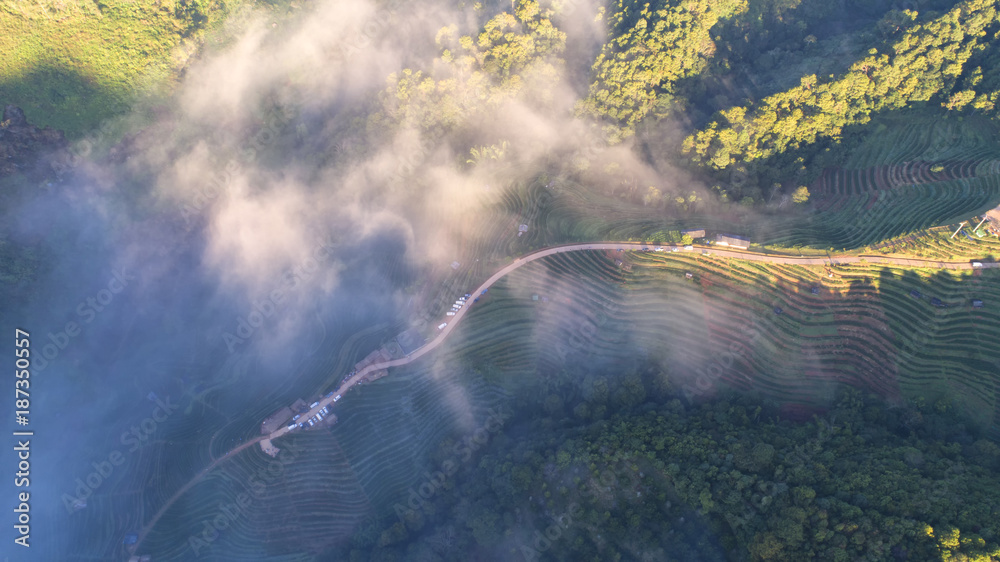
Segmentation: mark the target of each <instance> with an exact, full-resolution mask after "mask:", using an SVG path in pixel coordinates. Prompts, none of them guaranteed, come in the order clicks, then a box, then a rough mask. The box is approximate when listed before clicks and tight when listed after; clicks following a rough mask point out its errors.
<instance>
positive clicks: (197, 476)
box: [135, 435, 267, 552]
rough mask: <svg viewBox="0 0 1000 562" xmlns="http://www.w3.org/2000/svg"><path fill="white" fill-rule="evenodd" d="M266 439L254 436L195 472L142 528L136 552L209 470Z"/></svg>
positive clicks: (263, 436) (265, 437) (261, 436)
mask: <svg viewBox="0 0 1000 562" xmlns="http://www.w3.org/2000/svg"><path fill="white" fill-rule="evenodd" d="M264 439H267V436H266V435H260V436H257V437H254V438H253V439H251V440H250V441H247V442H246V443H244V444H242V445H239V446H237V447H235V448H233V449H230V450H229V452H227V453H226V454H224V455H222V456H221V457H219V458H217V459H215V460H214V461H212V462H211V463H210V464H209V465H208V466H206V467H205V468H203V469H201V472H199V473H198V474H195V475H194V477H193V478H191V480H189V481H188V483H187V484H185V485H184V486H183V487H181V489H180V490H177V492H175V493H174V495H172V496H170V499H168V500H167V503H165V504H163V507H161V508H160V510H159V511H157V512H156V515H154V516H153V518H152V519H150V520H149V523H146V526H145V527H143V528H142V531H141V532H140V533H139V539H138V540H137V541H136V542H135V551H136V552H138V551H139V545H140V544H142V541H143V539H145V538H146V535H148V534H149V532H150V531H151V530H153V526H154V525H156V522H157V521H159V520H160V517H163V514H164V513H166V511H167V509H169V508H170V506H171V505H173V504H174V502H175V501H177V499H178V498H180V497H181V496H182V495H184V492H187V491H188V490H190V489H191V488H192V487H194V485H195V484H197V483H198V482H200V481H201V479H202V478H204V476H205V475H206V474H208V473H209V472H212V470H213V469H214V468H215V467H217V466H219V465H220V464H222V463H224V462H226V461H228V460H229V459H232V458H234V457H236V453H239V452H240V451H242V450H243V449H246V448H247V447H250V446H251V445H256V444H257V443H259V442H261V441H263V440H264Z"/></svg>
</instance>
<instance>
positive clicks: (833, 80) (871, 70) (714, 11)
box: [581, 0, 1000, 201]
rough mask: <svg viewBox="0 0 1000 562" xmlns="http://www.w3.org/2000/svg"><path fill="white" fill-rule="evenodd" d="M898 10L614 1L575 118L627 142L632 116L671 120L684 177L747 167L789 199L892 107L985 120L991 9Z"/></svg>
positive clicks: (924, 5) (990, 95)
mask: <svg viewBox="0 0 1000 562" xmlns="http://www.w3.org/2000/svg"><path fill="white" fill-rule="evenodd" d="M908 7H909V8H911V9H906V10H900V9H892V8H893V6H892V5H891V4H890V3H887V2H867V1H866V2H861V1H848V2H822V1H813V0H758V1H749V2H746V1H744V2H736V1H733V2H703V1H697V0H675V1H659V2H654V3H652V4H649V3H643V2H637V1H636V2H629V1H622V2H616V3H613V4H612V6H611V7H610V8H609V10H610V15H609V24H610V28H611V35H610V37H609V40H608V42H607V44H606V45H605V46H604V50H603V52H602V53H601V55H600V56H599V57H598V59H597V62H596V63H595V65H594V69H593V71H594V83H593V84H592V86H591V90H590V96H589V97H588V98H587V100H585V101H584V102H583V103H582V105H581V109H582V110H584V112H585V113H588V114H592V115H596V116H599V117H602V118H605V119H606V120H607V122H608V123H609V124H610V125H613V126H612V127H611V129H613V130H614V131H615V132H613V133H612V137H613V138H619V137H622V136H628V135H630V134H632V132H634V131H635V130H636V129H637V127H638V125H639V123H640V120H642V118H643V117H645V116H650V117H651V118H652V119H656V118H659V117H665V116H668V115H672V116H674V117H677V118H680V119H683V120H685V121H686V122H688V123H690V124H691V125H692V126H693V128H694V131H692V134H691V135H690V136H688V138H687V139H686V140H685V141H684V142H683V145H682V146H680V147H677V148H678V151H679V152H681V153H683V154H684V155H685V156H686V157H688V158H690V164H691V165H693V166H694V169H696V170H700V171H701V172H703V173H706V174H707V175H708V176H710V177H716V178H717V180H716V181H719V180H722V181H725V179H728V177H729V176H730V173H731V171H732V170H733V169H737V168H739V167H741V166H744V165H745V164H747V163H752V162H756V163H757V164H758V165H757V166H756V167H755V168H754V171H753V173H752V180H753V183H754V184H759V186H760V188H761V189H763V190H764V192H765V193H766V191H767V189H768V188H769V186H771V185H772V184H774V183H778V184H780V185H783V186H784V187H785V189H786V190H787V192H789V193H790V192H791V191H792V190H793V189H795V188H796V187H797V186H798V185H800V184H801V183H804V182H809V181H812V179H814V178H816V177H817V176H818V175H819V174H820V173H821V172H822V170H823V168H824V167H828V166H839V165H842V162H843V160H844V158H845V155H846V154H847V153H848V152H849V149H850V147H854V146H856V145H857V144H858V143H860V142H863V141H864V139H865V137H866V136H867V135H868V134H869V133H870V132H872V128H871V127H866V125H868V124H869V123H871V122H872V121H873V120H874V121H876V122H878V120H879V119H880V118H882V117H886V116H889V115H891V114H892V113H893V112H899V111H908V113H906V114H905V115H906V117H907V118H908V120H914V119H923V118H933V119H941V118H943V117H945V116H946V114H949V113H950V114H952V115H954V114H963V115H970V114H984V115H988V116H991V117H993V116H995V115H996V113H995V105H996V101H997V97H998V92H1000V79H998V77H997V70H996V69H997V68H998V65H997V64H996V62H997V60H996V59H997V54H996V53H997V51H996V45H995V43H996V41H997V37H998V36H997V34H998V33H1000V26H998V25H997V17H996V16H997V3H996V2H994V1H991V0H969V1H963V2H951V1H947V0H944V1H933V0H931V1H923V2H914V3H910V5H909V6H908ZM646 121H649V119H646ZM720 170H722V171H724V172H723V173H718V171H720ZM731 196H738V198H740V199H742V198H744V197H747V196H750V197H753V194H752V193H747V194H744V193H734V194H731ZM760 198H761V197H760V195H759V194H758V195H757V196H756V197H755V198H754V199H755V200H756V201H759V200H760Z"/></svg>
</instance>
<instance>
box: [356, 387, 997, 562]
mask: <svg viewBox="0 0 1000 562" xmlns="http://www.w3.org/2000/svg"><path fill="white" fill-rule="evenodd" d="M665 376H666V375H665V374H663V373H659V372H657V371H655V370H653V371H648V372H645V373H643V372H632V373H624V374H620V373H615V374H609V376H606V377H588V379H587V380H586V381H585V383H584V384H583V386H582V390H583V395H582V396H580V397H579V398H577V399H572V400H568V401H565V402H564V400H563V399H562V398H561V396H567V395H574V394H575V395H577V396H579V393H578V391H577V389H573V393H572V394H565V393H564V392H558V389H552V393H551V394H549V395H547V396H546V395H544V394H537V393H534V394H528V393H525V394H524V395H523V396H519V398H518V401H519V403H521V404H527V407H526V410H527V411H526V412H524V413H523V414H521V415H519V416H515V418H514V419H515V420H522V421H519V422H509V427H505V428H504V429H503V433H504V438H503V439H498V440H496V441H495V442H493V443H491V444H490V448H489V450H488V451H487V452H486V453H483V454H482V456H481V457H478V458H477V460H475V461H474V462H469V463H466V464H465V465H463V466H462V467H461V469H460V470H459V471H458V472H456V473H455V474H454V475H453V476H451V477H450V478H448V479H443V480H444V483H443V486H442V487H441V489H440V491H438V492H437V494H436V495H435V496H434V497H432V498H430V499H428V500H426V501H423V502H421V503H419V504H418V507H417V509H410V508H409V507H407V506H406V505H402V506H398V507H397V509H398V511H399V519H398V520H390V521H387V523H386V525H387V528H386V529H385V530H384V531H383V532H382V533H381V534H380V535H379V536H378V537H377V539H375V540H374V541H373V542H374V544H371V543H368V544H360V545H357V547H356V548H355V549H354V550H353V551H352V552H351V553H350V558H349V559H351V560H369V559H371V560H380V561H381V560H468V559H469V558H470V555H474V553H479V555H480V556H481V557H482V558H481V559H489V560H500V559H502V560H566V561H584V560H587V561H590V560H592V561H595V562H596V561H607V560H643V559H656V560H789V561H795V560H843V561H848V560H977V561H986V560H998V559H1000V546H998V545H997V541H998V537H1000V524H998V521H1000V477H998V470H1000V448H997V446H996V445H995V444H994V443H993V442H991V441H987V440H984V439H981V438H977V437H976V436H975V435H973V434H970V433H969V432H968V431H967V430H966V429H965V427H964V426H962V425H961V423H960V421H959V420H958V419H957V418H955V417H953V416H952V412H951V410H950V409H949V405H948V404H947V403H945V402H939V403H937V404H934V405H933V406H930V405H924V404H923V403H917V404H911V405H908V406H906V407H899V408H893V409H886V408H885V406H884V404H883V403H882V402H881V401H878V400H865V399H863V398H862V396H861V395H860V394H859V393H857V392H856V391H846V392H843V393H842V394H841V397H840V399H839V401H838V402H837V403H836V405H835V406H834V407H833V408H832V409H830V410H829V411H827V412H825V413H822V414H820V415H818V416H816V417H813V418H812V419H811V420H810V421H807V422H792V421H788V420H783V419H781V418H780V417H778V416H777V415H776V413H775V412H773V411H771V410H770V409H769V408H767V407H766V406H765V407H762V406H761V405H759V403H758V402H756V401H755V400H753V399H750V398H747V397H745V396H744V397H741V398H729V399H717V400H714V401H710V402H705V403H701V404H696V405H689V406H684V405H683V404H682V402H681V401H680V400H677V399H670V396H669V388H668V387H669V382H668V381H665V380H663V379H664V378H665ZM562 390H563V391H569V389H562ZM597 412H601V413H597ZM612 412H613V414H612ZM594 418H597V419H598V420H599V421H587V420H591V419H594ZM581 424H582V425H581ZM448 444H449V445H450V443H448ZM447 452H450V449H449V448H448V447H444V446H443V447H442V451H441V453H440V454H439V457H440V458H435V460H436V461H439V462H440V461H443V460H444V459H446V458H447V455H446V453H447ZM438 468H439V463H432V465H431V466H429V467H428V469H430V471H431V472H433V471H434V470H436V469H438ZM543 534H547V536H546V538H540V537H542V535H543Z"/></svg>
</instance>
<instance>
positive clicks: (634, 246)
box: [135, 242, 1000, 552]
mask: <svg viewBox="0 0 1000 562" xmlns="http://www.w3.org/2000/svg"><path fill="white" fill-rule="evenodd" d="M657 247H660V248H663V251H664V252H670V249H671V248H674V247H676V248H677V253H678V254H681V255H685V254H686V255H703V254H702V251H704V250H707V251H709V252H710V257H724V258H736V259H741V260H748V261H762V262H768V263H776V264H786V265H812V266H823V265H839V264H849V263H860V262H867V263H872V264H885V265H897V266H903V267H917V268H929V269H959V270H960V269H973V266H972V262H971V261H962V262H946V261H939V260H922V259H916V258H894V257H888V256H880V255H878V256H876V255H840V256H828V257H825V258H823V257H804V256H800V257H794V256H785V255H777V254H764V253H760V252H751V251H747V250H736V249H732V248H720V247H719V246H702V245H698V246H694V249H693V250H684V249H683V247H681V246H673V245H669V244H668V245H663V246H657V245H654V244H647V243H643V242H593V243H583V244H564V245H561V246H552V247H549V248H543V249H541V250H538V251H536V252H532V253H530V254H527V255H525V256H522V257H520V258H516V259H515V260H514V261H513V262H511V263H510V264H508V265H507V266H505V267H503V268H502V269H500V270H499V271H497V272H496V273H494V274H493V275H492V276H490V278H489V279H487V280H486V281H484V282H483V284H482V285H480V286H479V287H478V288H477V289H476V290H475V291H474V292H472V293H471V295H472V297H470V299H469V302H468V303H467V304H466V305H465V306H463V307H462V308H461V309H460V310H459V311H457V312H456V313H455V316H452V317H450V320H449V321H448V325H447V326H445V327H444V329H442V330H441V332H440V333H439V334H438V335H437V336H436V337H435V338H434V339H432V340H431V341H429V342H427V344H425V345H424V346H422V347H420V348H419V349H417V350H415V351H414V352H413V353H411V354H409V355H407V356H406V357H403V358H400V359H393V360H391V361H385V362H382V363H375V364H371V365H368V366H367V367H365V368H364V369H362V370H360V371H358V372H357V373H355V374H354V375H352V376H351V377H349V378H347V379H346V380H344V382H343V384H341V385H340V388H338V389H337V390H336V391H335V392H334V393H333V394H332V395H331V396H330V397H329V398H323V399H322V400H320V402H319V403H318V404H317V405H316V406H315V407H313V408H311V409H310V410H309V412H307V413H305V414H302V417H301V419H309V418H311V417H312V416H314V415H316V413H318V412H319V411H320V410H322V409H323V408H324V407H326V406H329V405H330V404H332V403H333V401H334V398H335V397H336V396H337V395H340V396H341V397H343V396H344V395H345V394H346V393H347V391H348V390H350V389H351V387H353V386H354V385H356V384H358V383H359V382H360V381H361V380H362V379H363V378H364V377H365V376H366V375H368V374H369V373H372V372H375V371H380V370H382V369H389V368H391V367H400V366H402V365H406V364H409V363H412V362H413V361H416V360H417V359H420V358H421V357H423V356H424V355H426V354H428V353H430V352H431V351H434V350H435V349H437V347H438V346H440V345H441V344H443V343H444V341H445V340H446V339H448V336H449V335H451V333H452V331H454V330H455V328H456V327H457V326H458V323H459V322H460V321H461V320H462V319H463V318H465V315H466V314H467V313H468V312H469V309H470V308H471V307H472V300H473V299H475V298H476V297H479V296H480V295H482V293H483V292H484V291H485V290H487V289H489V288H490V287H492V286H493V284H494V283H496V282H497V281H499V280H500V279H502V278H503V277H504V276H506V275H507V274H508V273H510V272H512V271H514V270H515V269H517V268H519V267H522V266H524V265H526V264H528V263H531V262H533V261H535V260H539V259H542V258H545V257H548V256H551V255H555V254H563V253H567V252H579V251H583V250H619V249H622V250H626V249H627V250H641V249H643V248H649V249H650V251H652V250H653V249H654V248H657ZM982 267H983V268H996V267H1000V263H992V262H983V263H982ZM291 431H294V430H289V429H288V427H287V426H286V427H282V428H281V429H278V430H277V431H274V432H272V433H271V434H270V435H268V436H267V437H266V438H265V437H264V436H259V437H257V438H254V439H252V440H250V441H247V442H246V443H243V444H242V445H240V446H238V447H236V448H234V449H232V450H231V451H229V452H228V453H226V454H225V455H223V456H222V457H219V458H218V459H216V460H215V461H214V462H212V463H211V464H210V465H208V466H207V467H205V468H204V469H203V470H202V471H201V472H199V473H198V474H196V475H195V476H194V478H192V479H191V481H190V482H188V483H187V484H186V485H184V487H183V488H181V489H180V490H178V491H177V493H175V494H174V495H173V496H171V498H170V499H169V500H167V503H166V504H165V505H164V506H163V507H162V508H160V510H159V511H158V512H157V513H156V515H154V516H153V518H152V519H151V520H150V522H149V523H147V524H146V526H145V527H144V528H143V530H142V532H141V533H140V534H139V540H138V541H137V542H136V544H135V549H136V552H137V551H138V547H139V545H140V544H142V541H143V539H145V538H146V535H148V534H149V531H150V530H152V528H153V525H155V524H156V522H157V521H158V520H159V519H160V517H161V516H162V515H163V514H164V512H166V510H167V509H168V508H169V507H170V506H171V505H172V504H173V503H174V502H175V501H176V500H177V499H178V498H179V497H180V496H181V495H182V494H183V493H184V492H186V491H188V490H189V489H191V487H192V486H194V484H195V483H196V482H198V481H199V480H200V479H201V478H202V477H203V476H205V475H206V474H208V473H209V472H210V471H211V470H212V469H214V468H215V467H216V466H218V465H219V464H220V463H222V462H225V461H227V460H229V459H232V458H233V457H235V456H236V453H238V452H239V451H242V450H243V449H246V448H247V447H249V446H251V445H253V444H255V443H258V442H259V443H261V446H262V447H266V446H267V445H268V444H270V442H272V441H274V440H275V439H277V438H279V437H281V436H283V435H285V434H286V433H290V432H291Z"/></svg>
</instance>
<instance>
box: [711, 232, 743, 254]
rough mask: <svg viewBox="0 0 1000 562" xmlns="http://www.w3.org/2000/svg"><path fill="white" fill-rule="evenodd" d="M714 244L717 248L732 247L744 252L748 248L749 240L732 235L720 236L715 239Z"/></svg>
mask: <svg viewBox="0 0 1000 562" xmlns="http://www.w3.org/2000/svg"><path fill="white" fill-rule="evenodd" d="M715 243H716V244H718V245H719V246H732V247H734V248H742V249H744V250H746V249H747V248H749V247H750V239H749V238H744V237H742V236H736V235H733V234H720V235H718V236H716V237H715Z"/></svg>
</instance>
